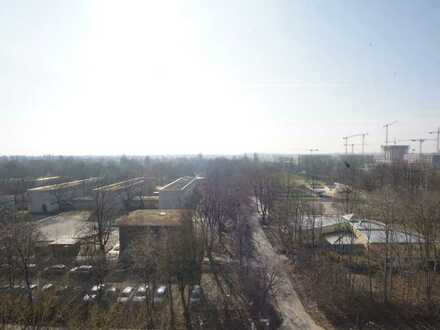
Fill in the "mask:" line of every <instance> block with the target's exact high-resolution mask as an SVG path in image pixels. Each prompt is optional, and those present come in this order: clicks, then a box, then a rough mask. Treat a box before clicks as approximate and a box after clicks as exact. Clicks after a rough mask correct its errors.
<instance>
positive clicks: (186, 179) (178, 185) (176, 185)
mask: <svg viewBox="0 0 440 330" xmlns="http://www.w3.org/2000/svg"><path fill="white" fill-rule="evenodd" d="M198 179H199V178H198V177H195V176H183V177H181V178H178V179H177V180H174V181H173V182H171V183H168V184H167V185H166V186H164V187H162V188H161V189H160V190H161V191H179V190H184V189H185V188H186V187H188V186H189V185H191V184H192V183H193V182H194V181H196V180H198Z"/></svg>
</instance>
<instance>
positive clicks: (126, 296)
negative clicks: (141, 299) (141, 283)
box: [117, 286, 134, 304]
mask: <svg viewBox="0 0 440 330" xmlns="http://www.w3.org/2000/svg"><path fill="white" fill-rule="evenodd" d="M133 294H134V288H133V287H131V286H127V287H126V288H124V290H122V292H121V295H120V296H119V297H118V299H117V302H118V303H121V304H126V303H128V302H129V301H130V299H131V297H132V296H133Z"/></svg>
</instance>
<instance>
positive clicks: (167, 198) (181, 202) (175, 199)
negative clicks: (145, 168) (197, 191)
mask: <svg viewBox="0 0 440 330" xmlns="http://www.w3.org/2000/svg"><path fill="white" fill-rule="evenodd" d="M196 184H197V181H194V182H193V183H192V184H190V185H189V186H187V187H186V188H185V189H184V190H160V191H159V208H160V209H183V208H185V207H186V206H187V203H188V202H189V200H190V198H191V196H192V194H193V192H194V188H195V186H196Z"/></svg>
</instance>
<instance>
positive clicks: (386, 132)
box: [383, 120, 397, 146]
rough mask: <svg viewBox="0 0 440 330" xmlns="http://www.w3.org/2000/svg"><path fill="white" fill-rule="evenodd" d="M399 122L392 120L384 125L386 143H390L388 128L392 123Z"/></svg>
mask: <svg viewBox="0 0 440 330" xmlns="http://www.w3.org/2000/svg"><path fill="white" fill-rule="evenodd" d="M394 124H397V121H396V120H395V121H392V122H391V123H387V124H385V125H383V127H385V145H386V146H387V145H388V129H389V127H390V126H391V125H394Z"/></svg>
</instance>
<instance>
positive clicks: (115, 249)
mask: <svg viewBox="0 0 440 330" xmlns="http://www.w3.org/2000/svg"><path fill="white" fill-rule="evenodd" d="M108 256H109V257H110V258H114V259H117V258H119V243H118V244H116V245H115V246H113V248H112V249H111V250H110V251H108Z"/></svg>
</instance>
